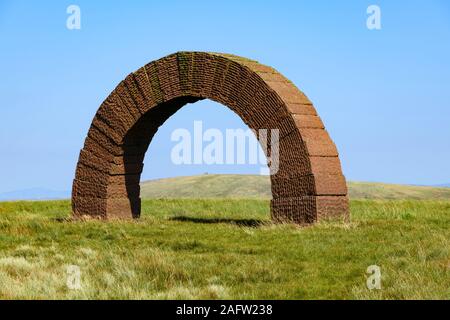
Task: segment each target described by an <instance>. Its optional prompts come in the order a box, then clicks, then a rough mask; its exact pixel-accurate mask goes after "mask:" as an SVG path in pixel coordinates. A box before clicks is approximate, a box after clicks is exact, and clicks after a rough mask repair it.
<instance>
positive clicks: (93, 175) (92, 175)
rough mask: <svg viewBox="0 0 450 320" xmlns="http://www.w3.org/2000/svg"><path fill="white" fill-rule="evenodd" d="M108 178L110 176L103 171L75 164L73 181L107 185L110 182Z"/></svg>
mask: <svg viewBox="0 0 450 320" xmlns="http://www.w3.org/2000/svg"><path fill="white" fill-rule="evenodd" d="M110 178H111V176H110V175H109V174H108V173H106V172H104V171H99V170H97V169H95V168H93V167H90V166H87V165H85V164H83V163H80V162H79V163H78V164H77V169H76V171H75V180H82V181H87V182H92V183H98V184H102V185H107V184H108V183H109V182H110Z"/></svg>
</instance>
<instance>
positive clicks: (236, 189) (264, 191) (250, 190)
mask: <svg viewBox="0 0 450 320" xmlns="http://www.w3.org/2000/svg"><path fill="white" fill-rule="evenodd" d="M347 184H348V189H349V194H350V198H352V199H436V200H439V199H442V200H444V199H446V200H450V188H449V186H450V185H440V186H436V187H427V186H410V185H397V184H385V183H372V182H348V183H347ZM141 197H142V198H144V199H145V198H250V199H251V198H267V199H269V198H270V197H271V193H270V179H269V177H268V176H260V175H228V174H205V175H199V176H182V177H175V178H166V179H158V180H149V181H144V182H142V183H141ZM69 198H70V191H55V190H49V189H44V188H32V189H26V190H18V191H12V192H4V193H0V201H14V200H53V199H69Z"/></svg>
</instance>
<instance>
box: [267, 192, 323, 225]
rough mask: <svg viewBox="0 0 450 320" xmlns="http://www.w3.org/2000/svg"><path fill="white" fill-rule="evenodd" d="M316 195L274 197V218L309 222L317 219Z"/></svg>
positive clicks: (303, 222)
mask: <svg viewBox="0 0 450 320" xmlns="http://www.w3.org/2000/svg"><path fill="white" fill-rule="evenodd" d="M315 198H316V197H314V196H305V197H297V198H281V199H272V200H271V202H270V205H271V211H272V219H273V220H275V221H276V222H294V223H298V224H308V223H312V222H314V221H315V220H316V200H315Z"/></svg>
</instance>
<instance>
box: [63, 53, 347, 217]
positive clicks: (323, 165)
mask: <svg viewBox="0 0 450 320" xmlns="http://www.w3.org/2000/svg"><path fill="white" fill-rule="evenodd" d="M201 99H211V100H214V101H217V102H219V103H221V104H223V105H225V106H227V107H229V108H230V109H231V110H233V111H234V112H236V113H237V114H238V115H239V116H240V117H241V119H242V120H243V121H244V122H245V123H246V124H247V125H248V126H249V127H250V128H251V129H254V130H256V131H258V130H259V129H278V130H279V141H278V142H277V145H276V146H275V145H268V150H269V151H268V152H269V153H270V152H274V150H278V157H279V165H278V171H277V172H274V173H273V174H271V185H272V197H273V199H272V200H271V214H272V218H273V219H274V220H276V221H292V222H296V223H312V222H314V221H317V220H320V219H323V218H329V217H343V218H347V217H348V214H349V208H348V198H347V187H346V182H345V178H344V176H343V175H342V170H341V164H340V161H339V157H338V152H337V150H336V146H335V145H334V143H333V142H332V140H331V138H330V136H329V135H328V133H327V131H326V130H325V127H324V125H323V123H322V121H321V119H320V117H319V116H318V115H317V112H316V110H315V108H314V106H313V104H312V103H311V101H309V99H308V98H307V97H306V96H305V94H303V93H302V92H301V91H300V90H299V89H297V87H296V86H295V85H294V84H293V83H292V82H290V81H289V80H288V79H286V78H285V77H284V76H282V75H281V74H280V73H278V72H277V71H276V70H275V69H273V68H271V67H268V66H265V65H262V64H259V63H258V62H256V61H254V60H250V59H246V58H242V57H238V56H234V55H229V54H222V53H207V52H177V53H174V54H171V55H168V56H166V57H164V58H161V59H159V60H156V61H153V62H150V63H149V64H147V65H145V66H143V67H142V68H140V69H138V70H136V71H135V72H132V73H131V74H129V75H128V76H127V77H126V78H125V79H124V80H123V81H122V82H120V83H119V85H118V86H117V87H116V88H115V89H114V90H113V91H112V93H111V94H110V95H109V96H108V97H107V98H106V100H105V101H104V102H103V103H102V104H101V106H100V108H99V109H98V111H97V113H96V115H95V117H94V119H93V121H92V125H91V127H90V129H89V132H88V135H87V138H86V140H85V143H84V147H83V149H82V150H81V152H80V156H79V161H78V164H77V168H76V175H75V179H74V183H73V188H72V209H73V214H74V215H75V216H84V215H89V216H96V217H102V218H112V217H118V218H131V217H138V216H139V215H140V206H141V205H140V196H139V194H140V188H139V182H140V175H141V172H142V168H143V159H144V156H145V152H146V151H147V148H148V146H149V144H150V142H151V140H152V138H153V136H154V134H155V133H156V131H157V130H158V128H159V127H160V126H161V125H162V124H163V123H164V122H165V121H166V120H167V119H168V118H169V117H170V116H172V115H173V114H174V113H175V112H177V111H178V110H179V109H180V108H181V107H183V106H184V105H185V104H187V103H193V102H196V101H198V100H201Z"/></svg>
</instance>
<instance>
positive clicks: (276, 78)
mask: <svg viewBox="0 0 450 320" xmlns="http://www.w3.org/2000/svg"><path fill="white" fill-rule="evenodd" d="M256 73H257V74H258V76H260V77H261V79H263V80H264V81H273V82H289V81H288V80H287V79H286V78H285V77H283V76H282V75H281V74H279V73H278V72H277V73H268V72H256Z"/></svg>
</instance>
